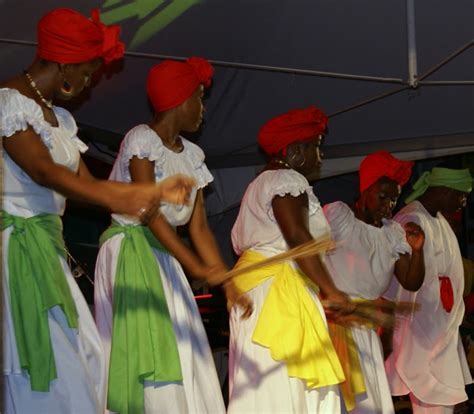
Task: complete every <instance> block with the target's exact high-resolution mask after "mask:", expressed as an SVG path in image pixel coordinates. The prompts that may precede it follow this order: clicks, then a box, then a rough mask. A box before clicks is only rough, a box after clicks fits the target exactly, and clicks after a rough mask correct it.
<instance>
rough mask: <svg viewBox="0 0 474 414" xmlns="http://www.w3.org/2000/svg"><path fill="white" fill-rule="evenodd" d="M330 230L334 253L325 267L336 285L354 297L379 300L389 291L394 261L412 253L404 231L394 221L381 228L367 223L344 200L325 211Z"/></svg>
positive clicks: (384, 224)
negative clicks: (334, 247)
mask: <svg viewBox="0 0 474 414" xmlns="http://www.w3.org/2000/svg"><path fill="white" fill-rule="evenodd" d="M323 210H324V214H325V215H326V219H327V220H328V222H329V226H330V227H331V235H332V238H333V239H334V240H335V241H336V243H337V247H336V249H335V250H333V251H331V252H329V253H328V254H327V255H326V266H327V267H328V270H329V273H330V274H331V276H332V278H333V280H334V283H335V284H336V286H337V287H338V288H339V289H340V290H342V291H344V292H346V293H347V294H349V295H350V296H353V297H359V298H364V299H376V298H378V297H380V296H381V295H382V293H383V292H385V290H386V289H387V288H388V286H389V283H390V281H391V279H392V277H393V272H394V267H395V262H396V261H397V260H398V259H399V257H400V255H401V254H404V253H411V248H410V245H409V244H408V243H407V241H406V236H405V230H404V229H403V228H402V226H401V225H400V224H399V223H397V222H396V221H393V220H384V222H383V226H382V227H380V228H379V227H375V226H372V225H370V224H367V223H364V222H363V221H362V220H359V219H357V218H356V217H355V215H354V213H353V211H352V210H351V209H350V208H349V206H348V205H347V204H344V203H343V202H341V201H337V202H335V203H331V204H326V205H325V206H324V208H323Z"/></svg>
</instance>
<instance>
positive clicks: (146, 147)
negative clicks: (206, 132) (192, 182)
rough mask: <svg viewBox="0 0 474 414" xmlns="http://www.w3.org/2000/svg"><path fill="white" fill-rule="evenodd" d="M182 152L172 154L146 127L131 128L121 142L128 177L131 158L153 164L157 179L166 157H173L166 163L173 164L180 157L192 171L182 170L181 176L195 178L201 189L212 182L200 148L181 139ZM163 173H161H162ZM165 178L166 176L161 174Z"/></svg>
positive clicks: (122, 156) (153, 132)
mask: <svg viewBox="0 0 474 414" xmlns="http://www.w3.org/2000/svg"><path fill="white" fill-rule="evenodd" d="M181 139H182V141H183V146H184V148H183V151H182V152H181V153H172V151H171V150H169V149H167V148H166V147H165V146H164V144H163V142H162V141H161V139H160V138H159V136H158V135H157V134H156V132H155V131H153V130H152V129H151V128H150V127H149V126H148V125H144V124H143V125H138V126H136V127H135V128H133V129H132V130H131V131H130V132H129V133H128V134H127V136H126V137H125V139H124V142H123V144H122V145H123V152H122V154H121V158H122V162H123V163H124V168H125V171H127V172H128V173H127V176H129V168H130V160H131V159H132V158H133V157H138V158H139V159H147V160H150V161H152V162H154V163H155V175H156V176H157V178H160V177H159V174H158V173H159V172H160V170H161V171H162V170H163V168H164V164H165V162H166V161H167V157H168V156H170V157H173V159H170V160H168V162H173V161H174V157H177V161H176V162H179V159H180V158H181V157H183V158H186V159H188V160H189V161H190V162H191V166H192V170H191V171H186V170H183V171H182V172H183V174H188V175H192V176H193V177H194V178H196V181H197V187H198V188H199V189H200V188H203V187H205V186H206V185H207V184H209V183H210V182H212V181H213V180H214V177H213V176H212V174H211V173H210V171H209V170H208V168H207V166H206V164H205V163H204V159H205V155H204V152H203V151H202V149H201V148H199V147H198V146H197V145H196V144H193V143H192V142H190V141H188V140H186V139H185V138H182V137H181ZM162 172H163V171H162ZM162 175H163V176H166V175H167V174H162Z"/></svg>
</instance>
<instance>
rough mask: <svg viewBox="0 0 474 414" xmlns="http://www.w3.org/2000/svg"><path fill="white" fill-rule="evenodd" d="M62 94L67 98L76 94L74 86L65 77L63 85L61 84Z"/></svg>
mask: <svg viewBox="0 0 474 414" xmlns="http://www.w3.org/2000/svg"><path fill="white" fill-rule="evenodd" d="M61 94H62V95H63V96H65V97H67V98H70V97H71V96H72V95H73V94H74V88H73V87H72V85H71V84H70V83H69V82H68V81H67V80H66V79H64V82H63V85H62V86H61Z"/></svg>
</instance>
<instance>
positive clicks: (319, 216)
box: [228, 169, 342, 414]
mask: <svg viewBox="0 0 474 414" xmlns="http://www.w3.org/2000/svg"><path fill="white" fill-rule="evenodd" d="M304 193H306V194H307V195H308V203H309V205H308V214H309V227H310V232H311V234H312V235H313V237H319V236H322V235H323V234H327V233H329V227H328V224H327V221H326V219H325V218H324V215H323V212H322V209H321V205H320V204H319V201H318V199H317V198H316V196H315V195H314V193H313V189H312V187H311V186H310V185H309V183H308V181H307V180H306V178H305V177H303V176H302V175H301V174H299V173H298V172H296V171H294V170H286V169H280V170H268V171H264V172H262V173H261V174H260V175H259V176H258V177H257V178H256V179H255V180H254V181H252V183H250V185H249V187H248V188H247V191H246V192H245V195H244V197H243V199H242V204H241V206H240V211H239V215H238V217H237V221H236V222H235V224H234V227H233V229H232V243H233V247H234V250H235V252H236V253H237V254H238V255H240V254H242V252H244V251H245V250H248V249H250V250H254V251H256V252H258V253H260V254H262V255H264V256H267V257H270V256H274V255H276V254H278V253H282V252H285V251H287V250H288V245H287V243H286V241H285V239H284V238H283V235H282V233H281V230H280V227H279V225H278V223H277V221H276V220H275V217H274V214H273V209H272V200H273V198H275V197H276V196H285V195H291V196H293V197H297V196H299V195H301V194H304ZM271 284H272V279H269V280H268V281H266V282H264V283H262V284H261V285H259V286H257V287H255V288H254V289H252V290H250V291H249V292H248V293H247V295H248V296H249V297H250V298H251V299H252V300H253V305H254V312H253V313H252V315H251V316H250V318H249V319H246V320H242V319H240V315H241V310H240V309H239V308H238V307H236V306H234V307H233V308H232V310H231V314H230V349H229V407H228V413H230V414H237V413H239V414H248V413H298V414H305V413H318V414H319V413H324V414H335V413H340V412H341V410H342V408H341V398H340V392H339V386H329V387H324V388H318V389H313V390H309V389H307V387H306V384H305V383H304V381H302V380H300V379H299V378H292V377H289V376H288V371H287V367H286V365H285V363H282V362H277V361H275V360H273V359H272V357H271V355H270V351H269V349H268V348H265V347H263V346H260V345H257V344H255V343H254V342H253V341H252V335H253V332H254V330H255V326H256V323H257V320H258V316H259V314H260V312H261V309H262V306H263V303H264V302H265V298H266V296H267V293H268V290H269V288H270V286H271ZM309 292H310V293H311V295H312V297H313V299H314V302H315V304H316V306H317V308H318V309H319V311H320V313H321V315H322V318H323V320H324V321H325V320H326V318H325V315H324V311H323V309H322V306H321V302H320V301H319V299H318V297H317V296H316V295H315V294H314V292H313V291H311V290H310V291H309ZM275 318H278V315H275Z"/></svg>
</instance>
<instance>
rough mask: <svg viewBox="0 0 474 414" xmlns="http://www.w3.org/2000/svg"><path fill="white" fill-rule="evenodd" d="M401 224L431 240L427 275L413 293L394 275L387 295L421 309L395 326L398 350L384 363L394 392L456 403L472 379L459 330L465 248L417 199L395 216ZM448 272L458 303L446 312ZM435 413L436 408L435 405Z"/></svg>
mask: <svg viewBox="0 0 474 414" xmlns="http://www.w3.org/2000/svg"><path fill="white" fill-rule="evenodd" d="M395 220H397V221H399V222H400V223H402V224H403V223H407V222H409V221H412V222H415V223H417V224H419V225H420V226H421V228H422V229H423V230H424V232H425V236H426V240H425V245H424V247H423V252H424V255H425V268H426V271H425V280H424V282H423V285H422V286H421V288H420V290H418V292H408V291H407V290H405V289H403V287H402V286H401V285H400V284H399V283H398V281H396V280H393V282H392V284H391V286H390V289H389V290H388V291H387V293H386V296H387V297H389V298H390V299H394V300H397V301H412V302H416V303H418V304H419V305H420V310H419V311H417V312H415V313H414V314H413V315H412V316H411V317H407V318H404V319H403V321H402V323H401V325H400V327H399V329H397V330H396V331H395V334H394V340H393V352H392V354H391V355H390V357H389V358H388V359H387V361H386V364H385V367H386V370H387V376H388V379H389V382H390V387H391V390H392V393H393V395H405V394H409V393H412V394H413V395H414V396H415V397H416V398H417V399H418V400H420V401H421V402H423V403H425V404H429V405H438V406H451V408H452V406H454V405H456V404H457V403H460V402H462V401H465V400H467V398H468V397H467V395H466V391H465V385H466V384H470V383H472V378H471V374H470V372H469V367H468V364H467V361H466V355H465V353H464V348H463V345H462V342H461V337H460V335H459V326H460V325H461V323H462V320H463V317H464V301H463V291H464V269H463V265H462V260H461V252H460V251H459V244H458V241H457V239H456V236H455V234H454V232H453V231H452V229H451V226H450V225H449V223H448V222H447V221H446V219H445V218H444V217H443V215H442V214H441V213H438V215H437V216H436V217H433V216H431V215H430V214H429V213H428V211H426V209H425V208H424V207H423V205H422V204H421V203H420V202H418V201H413V202H412V203H410V204H408V205H407V206H405V207H404V208H403V209H402V210H400V212H399V213H398V214H397V215H396V216H395ZM441 276H444V277H449V279H450V281H451V284H452V287H453V294H454V304H453V307H452V309H451V311H450V312H447V311H446V310H445V309H444V307H443V305H442V302H441V298H440V281H439V277H441ZM430 410H431V411H430V412H433V413H438V412H444V411H442V410H441V408H440V411H436V409H435V408H434V407H432V408H431V409H430Z"/></svg>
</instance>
